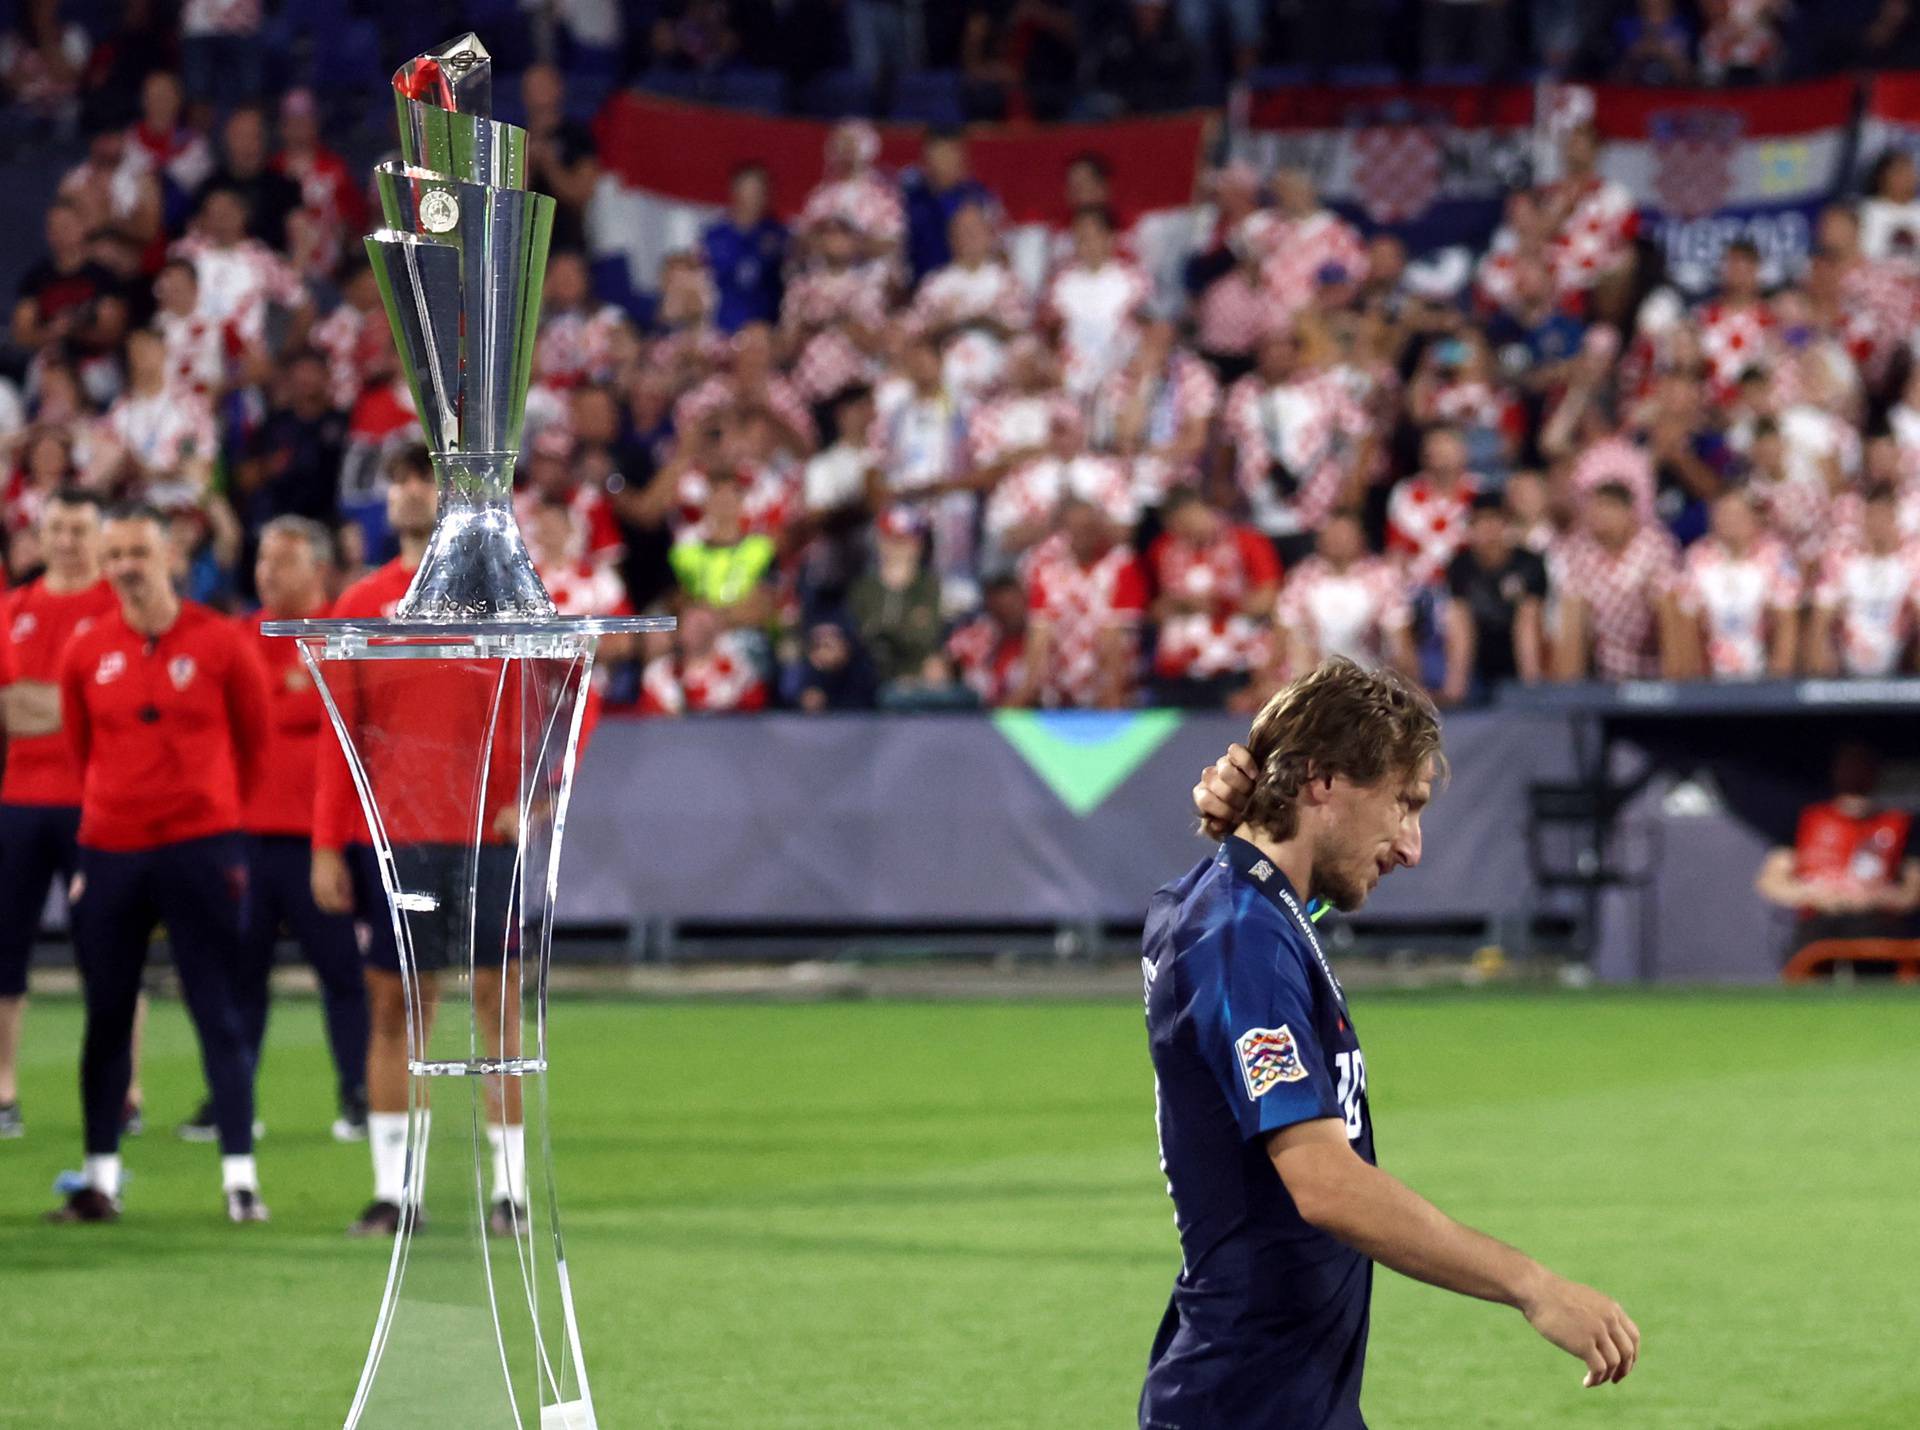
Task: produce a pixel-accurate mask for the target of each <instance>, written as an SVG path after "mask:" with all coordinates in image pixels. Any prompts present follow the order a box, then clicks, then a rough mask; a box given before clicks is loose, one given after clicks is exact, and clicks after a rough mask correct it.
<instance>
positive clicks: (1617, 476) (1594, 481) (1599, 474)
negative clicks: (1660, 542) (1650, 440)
mask: <svg viewBox="0 0 1920 1430" xmlns="http://www.w3.org/2000/svg"><path fill="white" fill-rule="evenodd" d="M1568 479H1569V480H1570V481H1571V482H1572V484H1573V489H1574V491H1575V492H1576V493H1578V494H1579V495H1581V496H1585V495H1587V494H1588V493H1589V492H1592V491H1594V490H1595V489H1596V488H1599V487H1603V486H1606V485H1607V484H1608V483H1609V482H1618V483H1619V484H1620V485H1621V486H1623V487H1625V488H1626V489H1627V490H1628V491H1630V492H1632V493H1633V509H1634V511H1635V512H1637V513H1638V514H1639V516H1640V519H1641V520H1642V521H1651V520H1653V494H1654V486H1655V475H1654V470H1653V459H1652V458H1651V457H1649V456H1648V455H1647V453H1646V449H1645V448H1643V447H1641V446H1640V444H1639V443H1637V442H1635V441H1634V440H1633V439H1632V438H1631V437H1628V436H1625V435H1624V434H1622V435H1616V436H1612V437H1602V438H1601V439H1600V440H1599V441H1598V442H1595V443H1594V444H1593V445H1592V446H1590V447H1588V448H1587V449H1586V450H1585V451H1583V452H1582V453H1581V454H1580V455H1579V456H1578V457H1576V458H1575V459H1574V462H1573V471H1572V472H1571V473H1570V474H1569V478H1568Z"/></svg>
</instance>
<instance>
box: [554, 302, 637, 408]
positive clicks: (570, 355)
mask: <svg viewBox="0 0 1920 1430" xmlns="http://www.w3.org/2000/svg"><path fill="white" fill-rule="evenodd" d="M627 326H628V322H627V315H626V314H625V313H624V312H622V311H621V310H620V309H619V308H618V307H616V306H615V305H614V304H612V303H607V304H604V305H602V306H601V307H599V308H595V309H593V310H592V311H590V312H589V311H585V310H580V309H576V310H574V311H572V312H561V313H548V314H546V315H545V316H544V317H542V318H541V319H540V333H539V336H538V337H536V338H535V339H534V343H533V380H534V381H535V382H537V383H539V384H540V385H541V386H543V387H551V388H556V389H559V390H561V391H565V390H566V389H568V388H573V387H579V386H580V385H581V384H583V383H589V382H606V381H607V380H608V379H610V378H611V377H612V376H613V360H614V352H615V349H616V344H617V340H618V338H619V336H620V333H621V330H622V329H624V328H626V327H627Z"/></svg>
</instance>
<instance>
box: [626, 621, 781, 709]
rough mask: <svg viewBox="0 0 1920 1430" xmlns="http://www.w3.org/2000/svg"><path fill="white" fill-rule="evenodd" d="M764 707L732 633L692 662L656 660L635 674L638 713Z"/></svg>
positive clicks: (746, 655) (753, 669)
mask: <svg viewBox="0 0 1920 1430" xmlns="http://www.w3.org/2000/svg"><path fill="white" fill-rule="evenodd" d="M766 703H767V687H766V682H765V681H763V680H761V678H760V669H759V667H758V666H757V665H755V664H754V660H753V655H752V652H751V651H749V650H748V648H747V645H746V642H745V640H744V639H743V638H742V637H741V635H740V633H739V632H738V631H727V632H726V633H725V634H723V635H722V636H721V637H720V638H719V639H718V640H717V641H715V642H714V643H713V649H712V650H711V651H709V652H708V653H707V654H706V655H704V656H700V657H697V658H695V659H692V660H682V659H681V658H680V657H679V656H672V655H663V656H658V657H656V658H655V659H653V660H650V661H648V662H647V668H646V669H645V670H644V671H642V672H641V674H640V713H641V714H642V715H698V714H703V713H709V712H719V711H729V710H759V709H761V708H763V707H764V706H765V705H766Z"/></svg>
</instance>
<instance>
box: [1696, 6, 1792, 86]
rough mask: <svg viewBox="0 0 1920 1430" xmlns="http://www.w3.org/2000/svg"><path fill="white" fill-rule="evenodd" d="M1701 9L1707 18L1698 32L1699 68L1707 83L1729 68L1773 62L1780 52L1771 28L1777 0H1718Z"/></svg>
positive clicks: (1776, 36) (1773, 22)
mask: <svg viewBox="0 0 1920 1430" xmlns="http://www.w3.org/2000/svg"><path fill="white" fill-rule="evenodd" d="M1705 8H1706V11H1707V14H1708V16H1709V19H1708V23H1707V27H1706V29H1705V30H1703V31H1702V32H1701V35H1700V70H1701V73H1702V74H1703V75H1705V76H1706V77H1707V78H1708V80H1709V82H1713V83H1718V82H1719V80H1720V79H1721V78H1722V77H1723V76H1724V75H1725V74H1726V73H1727V71H1728V70H1730V69H1739V68H1750V69H1761V68H1764V67H1765V66H1767V65H1770V64H1772V63H1773V61H1774V59H1775V57H1776V56H1777V55H1778V54H1779V52H1780V36H1779V35H1778V34H1777V33H1775V30H1774V25H1775V23H1776V18H1775V17H1776V16H1777V14H1778V13H1779V11H1780V9H1781V4H1780V0H1720V4H1719V5H1718V6H1717V7H1716V6H1712V5H1709V6H1707V7H1705ZM1716 9H1717V10H1718V13H1717V14H1715V13H1714V12H1715V10H1716Z"/></svg>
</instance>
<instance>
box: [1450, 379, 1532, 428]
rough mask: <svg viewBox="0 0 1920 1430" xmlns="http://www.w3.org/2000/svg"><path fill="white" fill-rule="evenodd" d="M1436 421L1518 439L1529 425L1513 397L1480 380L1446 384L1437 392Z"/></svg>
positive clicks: (1502, 389) (1503, 389)
mask: <svg viewBox="0 0 1920 1430" xmlns="http://www.w3.org/2000/svg"><path fill="white" fill-rule="evenodd" d="M1432 400H1433V417H1434V420H1435V421H1439V422H1451V423H1453V424H1455V425H1457V426H1460V427H1485V428H1487V429H1488V430H1489V431H1493V432H1504V433H1507V434H1508V435H1510V436H1518V435H1519V433H1520V431H1521V429H1522V427H1523V425H1524V422H1525V419H1524V417H1523V416H1522V413H1521V409H1520V404H1519V403H1518V402H1516V401H1515V400H1514V398H1513V394H1512V393H1510V392H1508V391H1507V390H1506V389H1505V388H1502V387H1496V386H1495V385H1494V384H1493V383H1490V382H1483V381H1481V380H1480V379H1479V378H1467V379H1463V380H1461V381H1457V382H1449V383H1445V384H1443V385H1441V386H1439V387H1436V388H1435V389H1434V391H1433V399H1432Z"/></svg>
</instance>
